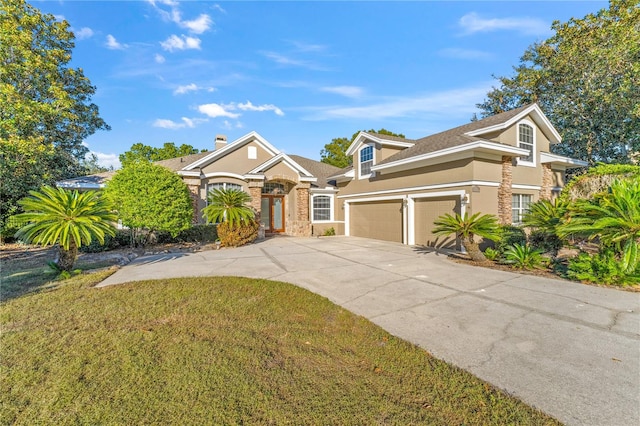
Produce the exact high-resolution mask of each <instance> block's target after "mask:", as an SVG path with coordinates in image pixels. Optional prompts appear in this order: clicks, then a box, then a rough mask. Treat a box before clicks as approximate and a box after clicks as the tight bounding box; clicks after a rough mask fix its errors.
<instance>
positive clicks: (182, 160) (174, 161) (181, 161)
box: [154, 151, 211, 172]
mask: <svg viewBox="0 0 640 426" xmlns="http://www.w3.org/2000/svg"><path fill="white" fill-rule="evenodd" d="M210 154H211V151H205V152H199V153H197V154H191V155H184V156H182V157H175V158H169V159H167V160H160V161H154V163H155V164H157V165H159V166H163V167H166V168H167V169H169V170H172V171H174V172H177V171H178V170H182V168H183V167H185V166H187V165H189V164H191V163H194V162H196V161H198V160H200V159H202V158H204V157H206V156H207V155H210Z"/></svg>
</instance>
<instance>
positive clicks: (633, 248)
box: [559, 179, 640, 273]
mask: <svg viewBox="0 0 640 426" xmlns="http://www.w3.org/2000/svg"><path fill="white" fill-rule="evenodd" d="M559 234H560V236H568V235H574V234H584V235H588V237H589V239H595V238H598V239H599V240H600V242H601V243H603V244H605V245H608V246H611V247H613V248H615V249H616V250H617V252H618V254H619V256H620V262H621V266H622V268H623V270H624V271H625V273H632V272H634V271H635V270H637V269H638V267H639V260H640V255H639V253H638V251H639V248H640V179H631V180H615V181H613V182H612V183H611V186H610V187H609V191H608V192H606V193H603V194H600V195H598V196H597V197H595V198H594V199H593V200H577V201H576V202H575V203H574V204H573V205H572V206H571V207H570V208H569V215H568V218H567V219H566V221H565V222H564V224H562V225H561V226H560V227H559Z"/></svg>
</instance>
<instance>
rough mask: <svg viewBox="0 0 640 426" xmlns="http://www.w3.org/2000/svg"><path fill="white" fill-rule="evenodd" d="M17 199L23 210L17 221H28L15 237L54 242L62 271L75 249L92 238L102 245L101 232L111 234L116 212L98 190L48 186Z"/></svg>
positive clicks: (70, 265)
mask: <svg viewBox="0 0 640 426" xmlns="http://www.w3.org/2000/svg"><path fill="white" fill-rule="evenodd" d="M29 194H30V196H28V197H25V198H23V199H21V200H20V201H19V203H20V205H21V206H22V208H23V209H24V213H21V214H19V215H17V216H16V218H17V219H18V220H24V221H28V222H29V223H28V224H27V225H25V226H24V227H22V228H20V230H19V231H18V232H17V233H16V238H20V239H24V240H25V241H27V242H29V243H35V244H43V245H50V244H58V247H59V252H58V253H59V255H58V259H57V261H56V263H57V265H58V267H59V268H60V270H62V271H71V270H72V269H73V264H74V263H75V261H76V257H77V255H78V248H80V247H81V246H82V245H89V244H91V241H92V240H93V239H94V238H97V239H98V241H100V243H101V244H104V237H105V235H111V236H113V235H115V228H114V226H113V223H114V222H115V221H116V215H115V213H114V212H113V208H112V206H111V204H109V203H108V202H107V201H106V200H105V199H104V198H103V197H102V194H101V193H100V192H97V191H88V192H78V191H68V190H65V189H62V188H53V187H51V186H44V187H42V189H41V191H30V192H29Z"/></svg>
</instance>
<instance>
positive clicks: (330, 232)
mask: <svg viewBox="0 0 640 426" xmlns="http://www.w3.org/2000/svg"><path fill="white" fill-rule="evenodd" d="M322 235H324V236H325V237H332V236H334V235H336V230H335V229H334V228H333V226H332V227H331V228H327V229H325V230H324V233H323V234H322Z"/></svg>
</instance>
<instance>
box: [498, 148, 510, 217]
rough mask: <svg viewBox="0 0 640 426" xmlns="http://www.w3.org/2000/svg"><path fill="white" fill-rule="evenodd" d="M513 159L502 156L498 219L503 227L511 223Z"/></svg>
mask: <svg viewBox="0 0 640 426" xmlns="http://www.w3.org/2000/svg"><path fill="white" fill-rule="evenodd" d="M512 162H513V160H512V157H509V156H506V155H504V156H502V176H501V179H500V186H499V187H498V218H499V220H500V223H501V224H503V225H509V224H510V223H511V192H512V191H511V185H512V184H513V164H512Z"/></svg>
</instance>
